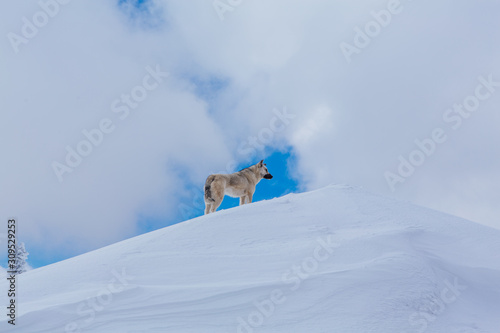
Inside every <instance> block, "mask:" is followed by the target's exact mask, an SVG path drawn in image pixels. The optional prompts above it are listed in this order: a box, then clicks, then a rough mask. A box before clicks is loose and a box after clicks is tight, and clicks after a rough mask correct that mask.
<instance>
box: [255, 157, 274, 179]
mask: <svg viewBox="0 0 500 333" xmlns="http://www.w3.org/2000/svg"><path fill="white" fill-rule="evenodd" d="M257 168H258V169H259V174H260V175H261V177H262V178H265V179H272V178H273V175H271V174H270V173H269V170H267V167H266V165H265V164H264V160H262V161H260V162H259V163H258V164H257Z"/></svg>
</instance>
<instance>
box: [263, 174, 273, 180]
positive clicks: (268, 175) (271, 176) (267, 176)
mask: <svg viewBox="0 0 500 333" xmlns="http://www.w3.org/2000/svg"><path fill="white" fill-rule="evenodd" d="M264 178H265V179H272V178H273V175H271V174H270V173H268V174H267V175H265V176H264Z"/></svg>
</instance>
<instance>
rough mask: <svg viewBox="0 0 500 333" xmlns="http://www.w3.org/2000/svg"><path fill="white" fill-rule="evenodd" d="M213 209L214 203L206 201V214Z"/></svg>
mask: <svg viewBox="0 0 500 333" xmlns="http://www.w3.org/2000/svg"><path fill="white" fill-rule="evenodd" d="M211 210H212V204H209V203H206V202H205V215H207V214H208V213H211V212H210V211H211Z"/></svg>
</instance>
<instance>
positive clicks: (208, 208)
mask: <svg viewBox="0 0 500 333" xmlns="http://www.w3.org/2000/svg"><path fill="white" fill-rule="evenodd" d="M263 178H264V179H272V178H273V176H272V175H271V174H270V173H269V171H268V170H267V167H266V164H264V160H262V161H260V162H259V163H257V164H254V165H252V166H249V167H248V168H245V169H243V170H240V171H238V172H235V173H231V174H228V175H226V174H215V175H210V176H208V178H207V181H206V182H205V215H206V214H209V213H213V212H215V211H216V210H217V208H219V206H220V204H221V203H222V199H224V195H226V194H227V195H229V196H230V197H233V198H240V206H241V205H244V204H246V203H251V202H252V197H253V194H254V192H255V186H256V185H257V183H258V182H260V180H261V179H263Z"/></svg>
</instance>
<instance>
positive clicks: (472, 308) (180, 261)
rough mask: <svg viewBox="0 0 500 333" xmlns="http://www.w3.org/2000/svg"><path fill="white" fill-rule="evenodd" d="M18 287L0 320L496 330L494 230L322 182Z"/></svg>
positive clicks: (87, 258)
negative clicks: (9, 314) (10, 310)
mask: <svg viewBox="0 0 500 333" xmlns="http://www.w3.org/2000/svg"><path fill="white" fill-rule="evenodd" d="M6 288H7V284H6V281H2V282H0V290H6ZM17 288H18V292H19V295H20V296H19V297H18V304H19V307H18V317H17V319H16V322H17V325H16V327H11V325H8V324H7V322H6V319H7V318H6V316H5V315H2V316H1V317H0V318H1V319H0V320H1V321H0V330H1V331H2V332H17V333H18V332H38V333H42V332H50V333H54V332H106V333H110V332H120V333H122V332H130V333H138V332H172V333H188V332H189V333H212V332H213V333H225V332H235V333H236V332H244V333H250V332H270V333H271V332H272V333H277V332H286V333H309V332H312V333H326V332H328V333H332V332H341V333H346V332H363V333H364V332H380V333H393V332H397V333H400V332H460V333H473V332H476V333H479V332H492V333H498V332H500V316H499V314H500V231H499V230H495V229H490V228H487V227H484V226H481V225H479V224H476V223H473V222H469V221H466V220H462V219H459V218H456V217H453V216H449V215H446V214H443V213H439V212H436V211H432V210H428V209H425V208H421V207H417V206H414V205H412V204H409V203H405V202H400V201H396V200H393V199H389V198H386V197H381V196H377V195H373V194H370V193H367V192H366V191H364V190H362V189H358V188H352V187H348V186H330V187H326V188H324V189H321V190H317V191H314V192H308V193H302V194H290V195H287V196H285V197H282V198H277V199H274V200H269V201H262V202H257V203H253V204H250V205H245V206H242V207H237V208H234V209H229V210H225V211H220V212H217V213H215V214H211V215H208V216H202V217H199V218H195V219H192V220H189V221H186V222H184V223H180V224H178V225H174V226H171V227H167V228H164V229H161V230H158V231H155V232H151V233H148V234H145V235H142V236H139V237H135V238H132V239H129V240H126V241H123V242H120V243H117V244H114V245H111V246H108V247H105V248H102V249H99V250H97V251H93V252H90V253H87V254H84V255H81V256H78V257H75V258H72V259H69V260H66V261H63V262H59V263H56V264H53V265H50V266H46V267H43V268H39V269H35V270H33V271H30V272H27V273H25V274H22V275H20V276H19V277H18V286H17ZM2 293H3V292H2Z"/></svg>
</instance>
